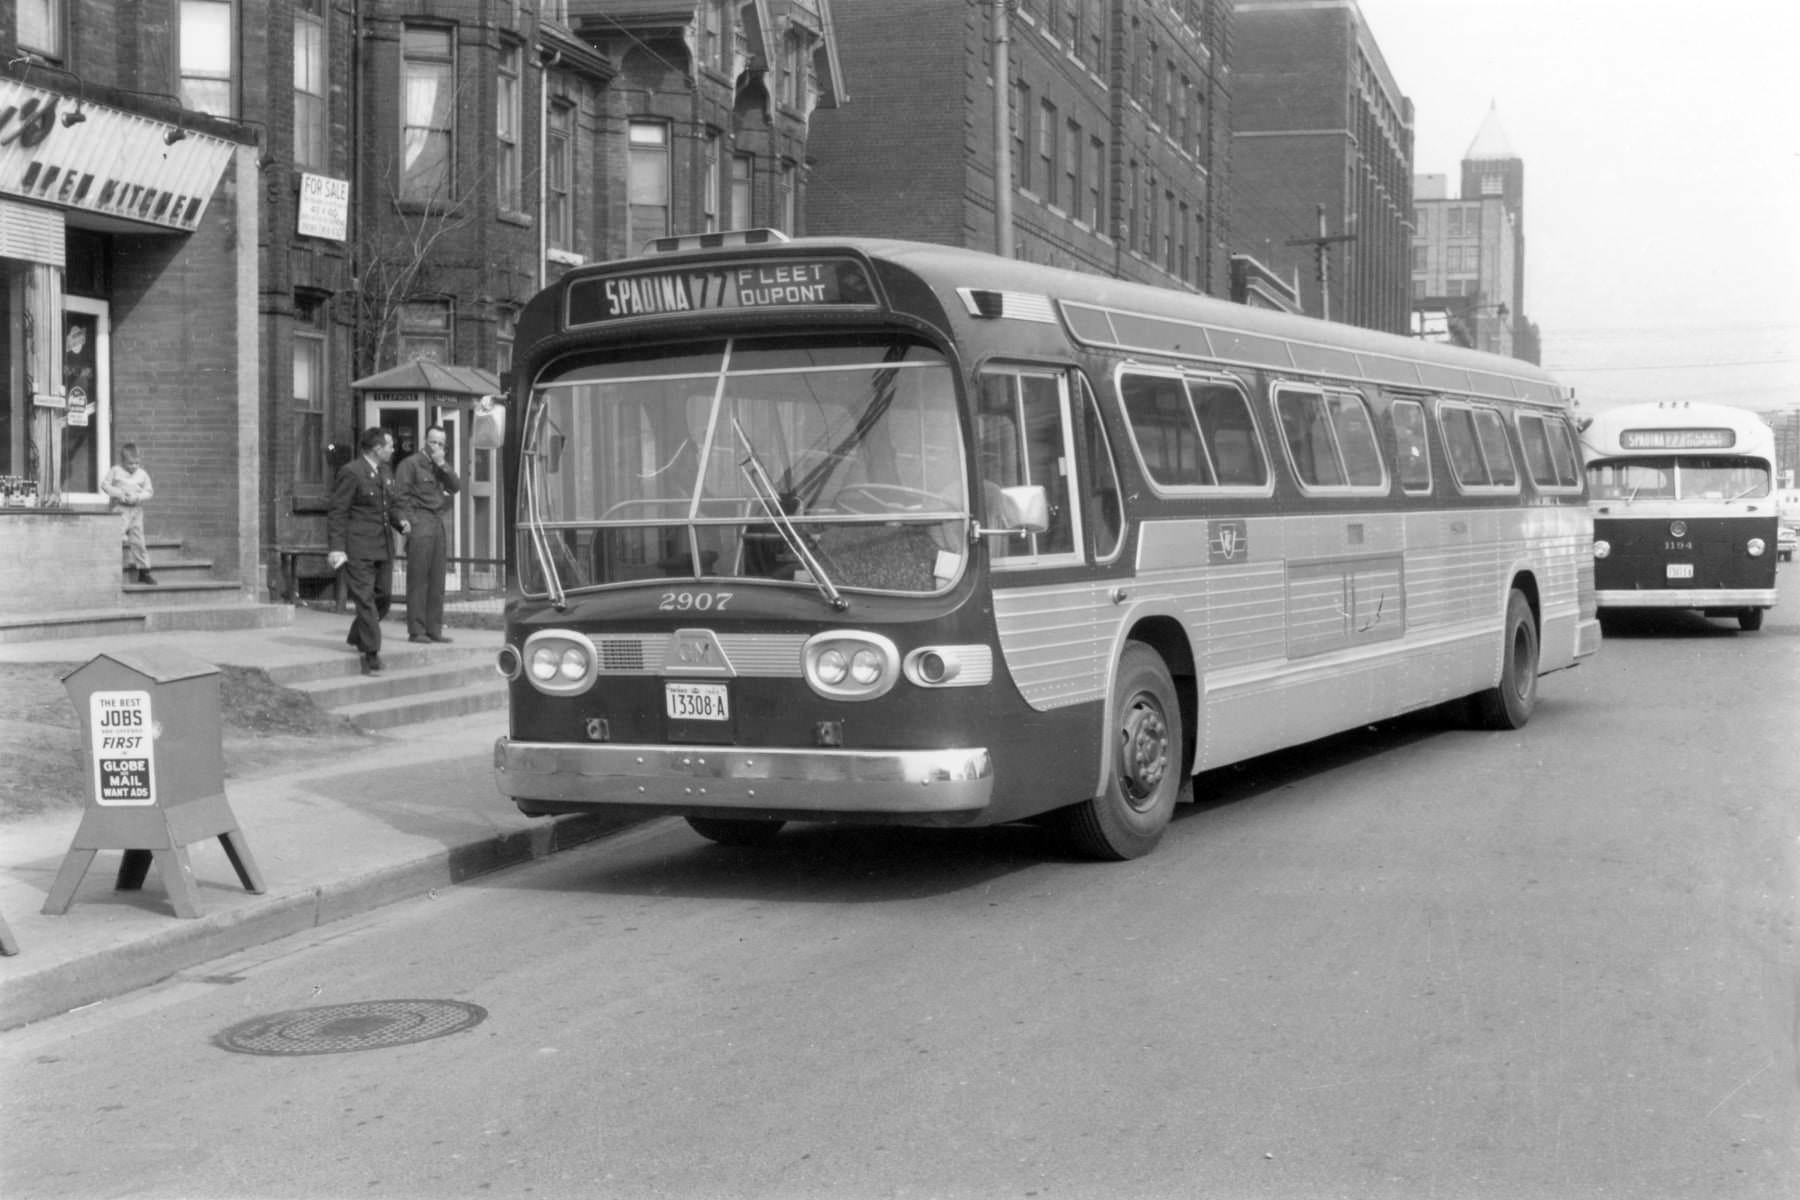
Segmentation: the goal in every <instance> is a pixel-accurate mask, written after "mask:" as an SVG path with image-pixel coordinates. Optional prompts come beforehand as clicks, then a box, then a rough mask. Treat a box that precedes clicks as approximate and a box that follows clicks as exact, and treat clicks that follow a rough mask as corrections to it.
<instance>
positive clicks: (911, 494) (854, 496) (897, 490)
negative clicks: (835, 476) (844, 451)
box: [831, 483, 956, 514]
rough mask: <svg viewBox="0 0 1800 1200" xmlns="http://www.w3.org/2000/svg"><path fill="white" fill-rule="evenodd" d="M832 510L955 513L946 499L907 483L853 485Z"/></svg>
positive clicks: (840, 492) (834, 498)
mask: <svg viewBox="0 0 1800 1200" xmlns="http://www.w3.org/2000/svg"><path fill="white" fill-rule="evenodd" d="M831 507H832V508H834V509H839V510H842V511H844V512H850V513H871V514H874V513H883V514H885V513H894V512H904V511H906V510H907V509H909V508H913V509H917V508H922V509H925V510H926V511H928V512H942V511H945V510H949V509H953V508H955V507H956V506H955V505H953V504H951V503H950V502H949V501H948V500H946V499H944V497H942V496H940V495H938V494H937V493H935V492H928V491H926V490H925V489H924V488H915V487H907V486H906V485H905V484H903V483H852V484H848V485H846V486H845V487H844V488H843V489H842V490H841V491H839V492H838V494H837V495H836V496H834V497H832V500H831Z"/></svg>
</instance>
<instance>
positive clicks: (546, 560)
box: [524, 410, 569, 612]
mask: <svg viewBox="0 0 1800 1200" xmlns="http://www.w3.org/2000/svg"><path fill="white" fill-rule="evenodd" d="M540 411H541V410H540ZM539 432H541V426H540V427H539ZM527 444H528V445H529V444H534V443H527ZM524 457H525V464H524V468H525V480H524V483H525V525H526V527H527V529H528V530H529V531H530V533H531V546H532V549H534V550H535V551H537V556H538V562H540V563H542V564H543V566H544V590H545V592H547V593H548V594H549V596H550V603H551V604H552V605H553V606H555V608H556V611H557V612H567V611H568V608H569V598H568V595H567V594H566V593H565V592H564V591H563V585H562V576H560V575H559V574H557V570H556V556H555V555H553V554H551V553H550V535H549V534H548V533H546V532H545V531H544V520H543V517H542V516H541V515H539V512H538V466H537V455H536V454H535V453H531V452H527V453H526V454H525V456H524Z"/></svg>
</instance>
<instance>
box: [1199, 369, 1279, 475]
mask: <svg viewBox="0 0 1800 1200" xmlns="http://www.w3.org/2000/svg"><path fill="white" fill-rule="evenodd" d="M1188 391H1189V394H1190V395H1191V396H1192V398H1193V401H1194V414H1195V415H1196V416H1197V417H1198V418H1199V420H1200V434H1201V436H1202V437H1203V438H1204V439H1205V441H1206V445H1207V448H1208V449H1210V450H1211V451H1212V459H1213V467H1214V469H1215V470H1216V471H1217V472H1218V476H1219V484H1220V486H1221V487H1262V486H1263V485H1264V484H1265V483H1267V482H1268V481H1269V462H1268V459H1267V458H1265V457H1264V455H1263V447H1262V439H1261V438H1259V437H1258V436H1257V434H1256V422H1255V421H1254V420H1253V419H1252V418H1251V416H1250V400H1249V397H1247V396H1245V395H1244V393H1243V392H1242V391H1240V390H1238V389H1237V388H1235V387H1233V386H1232V385H1231V384H1228V383H1224V382H1221V381H1210V382H1207V381H1200V380H1195V381H1193V382H1191V383H1190V384H1189V385H1188Z"/></svg>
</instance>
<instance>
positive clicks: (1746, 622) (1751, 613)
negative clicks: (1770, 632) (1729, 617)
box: [1737, 608, 1763, 633]
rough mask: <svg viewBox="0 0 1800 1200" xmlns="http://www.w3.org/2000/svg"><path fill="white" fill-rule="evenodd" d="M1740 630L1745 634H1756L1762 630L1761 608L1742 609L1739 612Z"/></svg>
mask: <svg viewBox="0 0 1800 1200" xmlns="http://www.w3.org/2000/svg"><path fill="white" fill-rule="evenodd" d="M1737 619H1738V628H1739V629H1741V630H1743V631H1744V632H1745V633H1755V632H1756V631H1757V630H1759V629H1761V628H1762V619H1763V610H1762V609H1760V608H1740V609H1738V611H1737Z"/></svg>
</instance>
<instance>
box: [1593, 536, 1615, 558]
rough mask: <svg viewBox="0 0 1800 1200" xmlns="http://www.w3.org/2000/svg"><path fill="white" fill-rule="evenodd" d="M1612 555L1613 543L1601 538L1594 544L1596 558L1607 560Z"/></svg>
mask: <svg viewBox="0 0 1800 1200" xmlns="http://www.w3.org/2000/svg"><path fill="white" fill-rule="evenodd" d="M1611 553H1612V543H1611V542H1609V541H1607V540H1606V539H1605V538H1601V539H1599V540H1597V541H1596V542H1595V543H1594V557H1595V558H1605V557H1606V556H1607V555H1609V554H1611Z"/></svg>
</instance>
